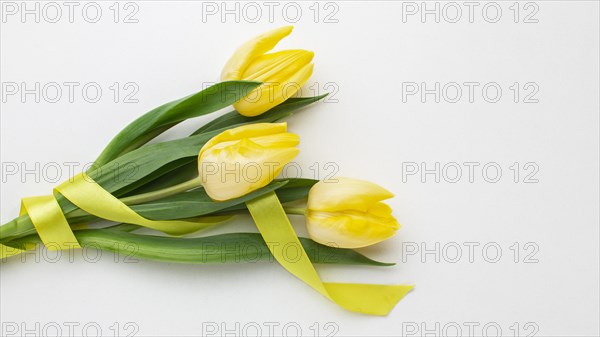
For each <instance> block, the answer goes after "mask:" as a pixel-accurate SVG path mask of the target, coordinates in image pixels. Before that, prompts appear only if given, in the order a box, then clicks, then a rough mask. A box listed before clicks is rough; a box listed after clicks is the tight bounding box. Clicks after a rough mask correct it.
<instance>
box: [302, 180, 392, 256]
mask: <svg viewBox="0 0 600 337" xmlns="http://www.w3.org/2000/svg"><path fill="white" fill-rule="evenodd" d="M393 196H394V195H393V194H392V193H391V192H389V191H388V190H386V189H384V188H383V187H381V186H379V185H376V184H373V183H371V182H368V181H364V180H358V179H350V178H338V182H337V183H333V182H329V183H328V182H323V181H320V182H318V183H317V184H315V185H314V186H313V187H312V188H311V190H310V192H309V194H308V205H307V206H308V207H307V212H306V223H307V228H308V233H309V235H310V237H311V238H312V239H313V240H314V241H317V242H319V243H321V244H324V245H328V246H334V247H340V248H360V247H365V246H369V245H372V244H375V243H378V242H381V241H384V240H386V239H388V238H390V237H392V236H393V235H394V234H395V233H396V230H398V228H400V224H399V223H398V221H396V219H395V218H394V217H393V216H392V209H391V208H390V206H388V205H387V204H384V203H383V202H381V200H385V199H389V198H392V197H393Z"/></svg>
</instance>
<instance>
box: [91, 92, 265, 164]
mask: <svg viewBox="0 0 600 337" xmlns="http://www.w3.org/2000/svg"><path fill="white" fill-rule="evenodd" d="M258 85H260V83H259V82H249V81H227V82H221V83H218V84H215V85H213V86H211V87H209V88H207V89H205V90H202V91H200V92H198V93H196V94H193V95H190V96H187V97H184V98H182V99H179V100H176V101H173V102H170V103H167V104H164V105H161V106H159V107H158V108H156V109H154V110H152V111H150V112H148V113H146V114H144V115H143V116H141V117H139V118H138V119H136V120H135V121H133V122H132V123H131V124H129V125H128V126H127V127H125V128H124V129H123V130H122V131H121V132H120V133H119V134H117V136H116V137H115V138H113V140H112V141H111V142H110V143H109V144H108V146H107V147H106V148H105V149H104V151H102V153H101V154H100V156H99V157H98V158H97V159H96V162H95V166H96V167H100V166H102V165H104V164H106V163H108V162H110V161H111V160H113V159H115V158H117V157H119V156H120V155H122V154H124V153H127V152H129V151H132V150H135V149H136V148H137V147H139V146H141V145H143V144H145V143H147V142H148V141H150V140H151V139H153V138H154V137H156V136H158V135H159V134H161V133H162V132H164V131H166V130H168V129H169V128H171V127H173V126H175V125H177V124H178V123H180V122H181V121H184V120H186V119H188V118H192V117H197V116H201V115H205V114H208V113H211V112H214V111H217V110H220V109H222V108H225V107H227V106H229V105H231V104H233V103H235V102H236V101H238V100H239V99H241V98H242V97H244V96H245V95H246V94H248V92H250V91H251V90H252V89H254V88H256V87H257V86H258Z"/></svg>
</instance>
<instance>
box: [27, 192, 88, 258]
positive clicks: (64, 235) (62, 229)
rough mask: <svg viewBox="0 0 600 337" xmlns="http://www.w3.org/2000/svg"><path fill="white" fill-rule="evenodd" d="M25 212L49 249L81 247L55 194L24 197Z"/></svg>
mask: <svg viewBox="0 0 600 337" xmlns="http://www.w3.org/2000/svg"><path fill="white" fill-rule="evenodd" d="M25 213H27V214H29V218H30V219H31V222H32V223H33V225H34V226H35V229H36V231H37V232H38V234H39V235H40V239H42V242H43V243H44V245H45V246H46V247H47V248H48V249H49V250H64V249H73V248H81V246H80V245H79V242H77V239H76V238H75V234H73V231H72V230H71V227H70V226H69V223H68V222H67V219H66V218H65V215H64V214H63V212H62V209H61V208H60V205H59V204H58V202H57V201H56V199H55V198H54V196H53V195H45V196H40V197H30V198H23V200H21V215H23V214H25Z"/></svg>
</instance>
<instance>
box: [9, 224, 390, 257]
mask: <svg viewBox="0 0 600 337" xmlns="http://www.w3.org/2000/svg"><path fill="white" fill-rule="evenodd" d="M75 237H76V238H77V241H79V243H80V245H81V246H82V247H84V248H99V249H103V250H107V251H111V252H115V253H118V254H122V255H124V256H128V257H131V258H140V259H147V260H155V261H164V262H176V263H202V264H204V263H244V262H250V263H252V262H258V261H272V259H273V258H272V255H271V253H270V252H269V249H268V247H267V245H266V243H265V242H264V240H263V239H262V237H261V235H260V234H258V233H229V234H220V235H214V236H206V237H202V238H172V237H164V236H153V235H142V234H134V233H129V232H126V231H119V230H112V229H86V230H78V231H75ZM32 243H33V244H41V241H40V239H39V237H37V236H28V237H25V238H22V239H18V240H14V241H12V242H11V243H10V246H11V247H17V248H19V247H24V246H25V244H32ZM300 243H301V244H302V247H304V249H305V251H306V254H307V255H308V257H309V258H310V260H311V261H312V262H313V263H322V264H349V265H371V266H392V265H394V264H393V263H383V262H378V261H374V260H372V259H369V258H368V257H366V256H364V255H362V254H360V253H358V252H356V251H354V250H351V249H343V248H334V247H328V246H324V245H321V244H319V243H316V242H314V241H312V240H310V239H306V238H300Z"/></svg>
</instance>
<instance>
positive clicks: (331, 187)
mask: <svg viewBox="0 0 600 337" xmlns="http://www.w3.org/2000/svg"><path fill="white" fill-rule="evenodd" d="M393 196H394V195H393V194H392V193H391V192H390V191H388V190H386V189H385V188H383V187H381V186H379V185H377V184H374V183H372V182H369V181H365V180H359V179H352V178H337V182H333V181H331V182H327V181H320V182H318V183H317V184H315V185H314V186H313V187H312V188H311V190H310V193H309V195H308V208H309V209H311V210H315V211H328V212H335V211H343V210H360V211H362V212H367V211H368V210H369V208H370V207H371V205H373V204H374V203H376V202H378V201H381V200H385V199H389V198H392V197H393ZM379 207H381V206H379Z"/></svg>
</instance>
